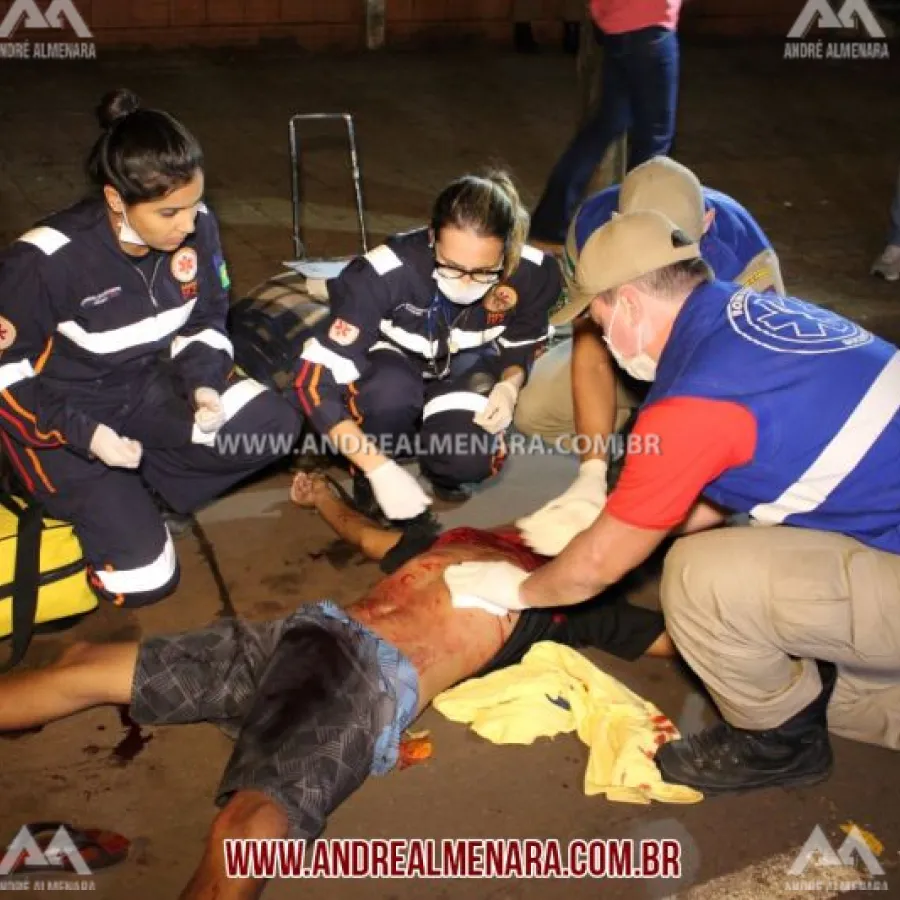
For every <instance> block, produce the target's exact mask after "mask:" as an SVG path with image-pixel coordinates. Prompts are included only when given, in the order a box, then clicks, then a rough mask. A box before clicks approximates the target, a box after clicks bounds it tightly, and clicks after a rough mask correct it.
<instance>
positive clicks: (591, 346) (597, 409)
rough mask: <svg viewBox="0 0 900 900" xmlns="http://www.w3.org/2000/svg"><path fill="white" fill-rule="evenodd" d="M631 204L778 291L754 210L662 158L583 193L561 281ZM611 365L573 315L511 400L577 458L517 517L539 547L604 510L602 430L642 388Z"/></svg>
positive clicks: (561, 543) (723, 268) (530, 428)
mask: <svg viewBox="0 0 900 900" xmlns="http://www.w3.org/2000/svg"><path fill="white" fill-rule="evenodd" d="M637 209H656V210H659V211H660V212H662V213H664V214H665V215H667V216H668V217H669V218H670V219H672V221H673V222H675V224H676V225H678V226H679V227H680V228H681V229H682V230H683V231H684V232H685V233H686V234H687V235H688V236H689V237H691V238H692V239H693V240H699V242H700V250H701V252H702V254H703V257H704V259H705V260H706V262H707V263H708V264H709V265H710V266H711V268H712V269H713V271H714V273H715V275H716V277H717V278H719V279H721V280H723V281H734V282H737V283H738V284H743V285H752V286H753V287H754V289H756V290H774V291H777V292H778V293H779V294H783V293H784V284H783V282H782V278H781V271H780V267H779V264H778V258H777V256H776V255H775V251H774V250H773V249H772V244H771V242H770V241H769V239H768V238H767V237H766V235H765V233H764V232H763V230H762V228H760V226H759V225H758V224H757V222H756V221H755V220H754V218H753V216H752V215H751V214H750V213H749V212H748V211H747V210H746V209H745V208H744V207H743V206H741V204H740V203H738V202H737V201H736V200H734V199H732V198H731V197H729V196H727V195H726V194H723V193H721V192H719V191H714V190H712V189H710V188H704V187H703V186H702V185H701V184H700V181H699V180H698V178H697V176H696V175H695V174H694V173H693V172H691V170H690V169H688V168H686V167H685V166H683V165H681V164H680V163H677V162H675V161H674V160H672V159H669V158H668V157H664V156H659V157H654V158H653V159H651V160H649V161H648V162H646V163H644V164H643V165H640V166H638V167H637V168H636V169H632V171H631V172H630V173H629V174H628V175H627V176H626V177H625V180H624V181H623V182H622V185H621V187H619V186H614V187H610V188H607V189H606V190H603V191H600V192H599V193H597V194H595V195H594V196H592V197H590V198H589V199H588V200H586V201H585V203H584V205H583V206H582V207H581V209H580V210H579V212H578V214H577V216H576V217H575V220H574V221H573V223H572V226H571V227H570V229H569V234H568V240H567V243H566V249H565V255H564V259H563V271H564V274H565V277H566V279H567V281H568V282H571V280H572V278H573V274H574V269H575V266H574V261H575V260H576V259H577V258H578V256H579V254H580V252H581V250H582V248H583V247H584V246H585V244H586V243H587V242H588V241H589V240H590V238H591V236H592V235H593V234H594V233H595V232H596V231H597V229H599V228H600V227H601V226H603V225H605V224H606V222H608V221H609V220H610V218H611V217H612V216H613V215H615V213H616V212H631V211H634V210H637ZM614 363H615V360H614V359H613V357H612V355H611V354H610V352H609V349H608V348H607V346H606V344H605V343H604V341H603V338H602V333H601V331H600V329H599V328H598V327H597V326H596V325H595V324H594V323H593V322H592V321H591V320H590V318H587V319H585V320H581V321H579V322H576V323H575V326H574V337H573V340H571V341H564V342H562V343H559V344H557V345H556V346H555V347H554V348H553V349H552V350H550V351H549V352H548V353H546V354H545V355H544V356H542V357H541V358H540V359H539V360H538V361H537V363H536V364H535V366H534V369H533V370H532V373H531V379H530V380H529V382H528V385H527V386H526V387H525V389H524V390H523V391H522V394H521V396H520V398H519V405H518V407H517V408H516V416H515V425H516V428H517V429H518V430H519V431H521V432H522V433H523V434H527V435H539V436H541V437H542V438H543V439H544V440H545V441H547V442H548V443H551V444H555V445H557V446H559V447H560V449H565V450H570V451H572V452H576V453H578V454H579V456H580V457H581V460H582V465H581V468H580V471H579V475H578V478H577V479H576V480H575V482H574V483H573V484H572V485H571V487H570V488H569V489H568V490H567V491H566V492H565V493H563V494H562V495H561V496H559V497H557V498H556V499H554V500H552V501H551V502H550V503H548V504H547V505H546V506H544V507H543V508H542V509H540V510H538V511H537V512H536V513H535V514H534V515H532V516H529V517H528V518H527V519H524V520H522V521H521V522H519V523H518V524H519V527H520V528H522V530H523V531H524V532H525V535H526V539H527V540H528V542H529V544H531V546H532V547H533V548H534V549H535V550H537V551H538V552H539V553H544V554H547V555H554V554H556V553H558V552H559V551H560V550H561V549H562V548H563V547H565V545H566V544H568V543H569V541H570V540H571V539H572V538H573V537H574V536H575V535H576V534H578V532H579V531H582V530H583V529H585V528H587V527H588V525H590V524H591V522H593V521H594V519H595V518H596V517H597V516H598V515H599V514H600V511H601V510H602V509H603V503H604V502H605V499H606V492H607V474H608V473H607V463H608V455H609V454H608V451H609V437H610V434H611V433H612V432H613V431H619V430H620V429H621V428H622V427H623V426H624V424H625V422H626V421H627V419H628V418H629V416H630V415H631V413H632V412H633V411H634V410H635V409H636V408H637V407H638V406H639V405H640V399H641V397H642V396H644V395H645V394H646V385H643V386H642V385H641V382H640V380H639V379H640V373H638V377H637V378H634V377H630V376H628V375H627V373H623V370H622V367H621V366H618V365H615V364H614ZM623 374H624V376H625V377H623Z"/></svg>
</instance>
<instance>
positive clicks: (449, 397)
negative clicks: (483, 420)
mask: <svg viewBox="0 0 900 900" xmlns="http://www.w3.org/2000/svg"><path fill="white" fill-rule="evenodd" d="M487 405H488V398H487V397H485V396H484V395H482V394H476V393H474V392H473V391H451V392H450V393H448V394H441V395H440V396H439V397H435V398H434V399H433V400H429V401H428V402H427V403H426V404H425V408H424V409H423V410H422V420H423V421H424V420H425V419H428V418H430V417H431V416H436V415H438V414H440V413H445V412H458V411H460V410H468V411H469V412H473V413H480V412H481V411H482V410H483V409H484V408H485V407H486V406H487Z"/></svg>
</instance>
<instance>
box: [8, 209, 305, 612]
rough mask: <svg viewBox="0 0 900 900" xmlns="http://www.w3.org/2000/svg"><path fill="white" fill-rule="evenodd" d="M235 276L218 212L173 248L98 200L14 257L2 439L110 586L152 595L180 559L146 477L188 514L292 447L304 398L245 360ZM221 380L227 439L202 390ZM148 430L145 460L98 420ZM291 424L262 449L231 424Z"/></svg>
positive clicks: (252, 428) (118, 428) (254, 427)
mask: <svg viewBox="0 0 900 900" xmlns="http://www.w3.org/2000/svg"><path fill="white" fill-rule="evenodd" d="M227 308H228V276H227V270H226V267H225V262H224V260H223V258H222V251H221V247H220V243H219V235H218V228H217V225H216V222H215V218H214V217H213V215H212V214H211V213H210V212H209V211H208V210H207V209H206V208H205V207H202V206H201V209H200V212H199V213H198V215H197V218H196V230H195V232H194V233H193V234H192V235H190V236H189V237H188V238H187V240H186V241H185V242H184V244H183V245H182V246H181V247H180V248H179V249H178V250H177V251H175V252H174V253H161V252H157V251H154V250H151V251H150V252H148V253H147V255H146V256H144V257H140V258H138V257H132V256H130V255H128V254H126V253H124V252H123V251H122V249H121V248H120V246H119V244H118V241H117V240H116V237H115V235H114V233H113V229H112V227H111V225H110V222H109V219H108V216H107V212H106V208H105V205H104V204H103V203H102V202H101V201H99V200H85V201H82V202H81V203H78V204H76V205H75V206H73V207H71V208H69V209H67V210H65V211H63V212H60V213H57V214H55V215H53V216H51V217H49V218H48V219H46V220H45V221H44V222H42V223H41V224H40V225H38V226H37V227H35V228H34V229H32V230H31V231H29V232H27V233H26V234H24V235H22V236H21V237H20V238H19V239H18V240H17V241H15V242H14V243H13V244H12V245H11V246H10V247H9V248H7V249H6V250H5V251H4V252H3V253H2V254H0V347H2V348H3V349H2V352H0V440H2V443H3V447H4V451H5V453H6V454H7V455H8V457H9V459H10V461H11V463H12V465H13V467H14V469H15V471H16V472H17V475H18V479H19V481H20V482H21V483H22V485H23V486H24V488H25V489H26V490H27V491H28V492H29V493H30V494H32V495H33V496H34V497H36V498H37V499H39V500H40V501H42V502H43V503H44V505H45V507H46V509H47V511H48V512H49V513H50V515H52V516H54V517H57V518H61V519H66V520H69V521H71V522H72V523H73V525H74V526H75V530H76V533H77V534H78V537H79V540H80V541H81V544H82V547H83V550H84V553H85V556H86V558H87V560H88V561H89V563H90V564H91V567H92V570H93V573H92V583H93V584H94V586H95V588H96V589H97V590H98V592H99V593H101V594H103V595H104V596H107V597H112V598H115V599H116V600H117V602H119V603H125V604H129V605H138V604H140V603H146V602H151V601H153V600H156V599H159V598H160V597H162V596H165V594H167V593H169V592H170V591H171V590H172V589H173V588H174V586H175V584H176V583H177V578H178V565H177V559H176V556H175V551H174V548H173V546H172V541H171V538H170V536H169V534H168V532H167V530H166V528H165V525H164V523H163V520H162V518H161V516H160V513H159V511H158V508H157V505H156V504H155V502H154V500H153V498H152V497H151V495H150V493H149V492H148V491H147V487H148V486H149V487H150V488H152V489H153V490H154V491H155V492H156V493H157V494H159V495H160V496H161V497H162V498H163V499H164V500H165V501H166V502H167V503H168V504H169V505H170V506H171V507H172V508H173V509H175V510H176V511H178V512H182V513H188V512H191V511H193V510H194V509H196V508H197V507H198V506H200V505H201V504H203V503H205V502H207V501H209V500H211V499H212V498H214V497H215V496H217V495H218V494H220V493H222V492H223V491H224V490H226V489H227V488H228V487H230V486H231V485H233V484H234V483H236V482H237V481H239V480H240V479H242V478H244V477H246V476H247V475H249V474H251V473H252V472H253V471H255V470H257V469H258V468H260V467H261V466H263V465H264V464H266V463H268V462H270V461H271V460H272V459H273V458H275V457H276V456H277V455H279V453H278V451H279V450H280V452H281V453H286V452H288V450H289V449H290V448H289V447H285V446H284V444H285V442H286V440H287V439H288V438H289V436H290V435H296V431H297V430H298V422H297V418H296V414H295V412H294V411H293V409H292V408H291V407H290V404H288V403H286V402H285V401H284V400H282V399H281V398H279V397H278V396H277V395H275V394H273V393H271V392H269V391H267V390H265V389H264V388H263V387H262V386H261V385H259V384H257V383H256V382H253V381H250V380H247V379H242V378H239V377H237V376H236V375H235V373H234V371H233V363H232V353H233V351H232V347H231V342H230V340H229V339H228V336H227V334H226V331H225V316H226V312H227ZM198 387H210V388H213V389H215V390H216V391H218V392H219V393H220V395H221V397H222V403H223V406H224V409H225V412H226V416H227V417H228V421H227V422H226V424H225V425H224V426H223V427H222V429H220V431H219V433H218V438H219V439H218V440H217V438H216V437H215V436H211V435H204V434H203V433H201V432H200V431H199V429H197V428H196V427H195V425H194V411H193V406H192V402H191V400H190V398H192V396H193V392H194V390H195V389H196V388H198ZM101 423H102V424H104V425H107V426H108V427H109V428H112V429H113V431H115V432H117V433H118V434H120V435H121V436H122V437H127V438H132V439H134V440H138V441H140V442H141V443H142V444H143V447H144V452H143V458H142V461H141V465H140V468H139V469H137V470H127V469H121V468H111V467H108V466H106V465H105V464H104V463H103V462H101V461H100V460H98V459H96V458H94V457H93V456H92V454H91V453H90V449H89V448H90V442H91V438H92V436H93V434H94V431H95V430H96V428H97V426H98V425H99V424H101ZM255 432H266V433H268V434H281V435H284V436H285V437H284V440H282V442H281V446H282V447H283V448H284V449H280V448H279V447H278V446H276V442H275V441H271V442H270V444H269V446H267V447H262V446H261V445H260V444H259V443H258V442H257V444H256V445H255V446H254V445H253V444H252V442H250V441H244V442H243V445H241V444H239V443H234V444H232V445H230V446H229V445H227V444H226V442H225V441H224V440H221V439H222V438H224V436H225V435H227V434H231V435H234V436H235V440H236V438H237V436H238V435H244V434H247V435H249V434H252V433H255Z"/></svg>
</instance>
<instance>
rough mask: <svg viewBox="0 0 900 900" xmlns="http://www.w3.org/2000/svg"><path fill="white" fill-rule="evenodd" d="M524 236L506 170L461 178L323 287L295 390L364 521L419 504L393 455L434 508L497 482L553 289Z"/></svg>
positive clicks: (552, 266)
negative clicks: (337, 456) (421, 220)
mask: <svg viewBox="0 0 900 900" xmlns="http://www.w3.org/2000/svg"><path fill="white" fill-rule="evenodd" d="M528 225H529V218H528V214H527V212H526V211H525V210H524V208H523V206H522V204H521V202H520V200H519V195H518V193H517V192H516V189H515V187H514V186H513V183H512V181H511V179H510V178H509V176H508V175H507V174H506V173H504V172H490V173H488V174H487V175H485V176H483V177H482V176H476V175H465V176H463V177H461V178H458V179H457V180H456V181H454V182H452V183H451V184H450V185H448V186H447V187H446V188H445V189H444V190H443V191H442V192H441V194H440V195H439V196H438V198H437V201H436V202H435V204H434V209H433V211H432V216H431V224H430V226H429V227H423V228H420V229H418V230H415V231H411V232H408V233H406V234H400V235H395V236H393V237H391V238H388V240H387V241H386V242H385V243H384V244H381V245H380V246H378V247H376V248H375V249H374V250H371V251H369V252H368V253H367V254H366V255H365V256H361V257H358V258H356V259H354V260H353V261H352V262H351V263H350V264H349V266H348V267H347V268H346V269H344V271H343V272H342V273H341V274H340V275H339V276H338V277H337V278H335V279H332V280H331V281H329V282H328V285H327V287H328V295H329V300H330V307H331V315H330V316H329V317H328V318H327V319H324V320H323V321H322V322H321V323H320V324H319V325H318V326H317V328H316V331H315V333H314V335H313V337H311V338H310V339H309V340H308V341H307V342H306V344H305V346H304V349H303V352H302V354H301V357H300V359H299V361H298V367H297V370H296V380H295V386H296V390H297V394H298V396H299V400H300V404H301V406H302V409H303V412H304V413H305V415H306V417H307V419H308V420H309V422H310V423H311V425H312V427H313V428H314V429H315V430H316V431H317V432H319V433H321V434H325V435H328V437H329V438H331V440H332V441H333V442H334V444H335V445H336V446H337V448H338V449H339V450H340V451H341V452H342V453H344V455H345V456H346V457H347V458H348V459H349V460H350V462H351V463H352V466H353V469H354V471H355V476H354V499H355V501H356V503H357V506H359V507H360V508H361V509H363V510H364V511H366V512H369V513H370V514H371V513H372V512H376V511H377V510H378V507H380V509H381V511H382V512H383V514H384V515H385V516H386V517H387V518H388V519H393V520H406V519H414V518H416V517H417V516H419V515H421V514H422V513H423V512H424V511H425V510H426V508H427V507H428V505H429V504H430V503H431V499H430V497H429V496H428V495H427V494H426V493H425V491H423V489H422V488H421V487H420V486H419V484H418V482H417V481H416V480H415V479H414V478H413V476H412V475H410V474H408V473H407V472H406V471H405V470H404V469H402V468H401V467H400V466H398V465H397V463H396V462H395V461H394V460H393V459H391V456H393V455H395V451H396V452H397V455H401V453H402V451H403V450H404V449H406V448H410V449H411V450H413V451H414V452H415V453H416V455H417V456H418V460H419V464H420V467H421V470H422V471H423V473H424V474H425V475H426V476H427V477H428V479H429V480H430V481H431V483H432V486H433V488H434V491H435V494H436V495H437V496H438V497H440V498H442V499H450V500H461V499H465V497H466V496H467V494H466V491H465V488H464V485H465V484H467V483H478V482H482V481H484V480H486V479H487V478H489V477H490V476H491V475H493V474H495V473H496V472H497V471H499V466H500V464H501V463H502V459H503V454H504V450H503V442H502V436H501V432H503V431H505V429H506V428H507V427H508V426H509V425H510V423H511V422H512V416H513V411H514V409H515V405H516V401H517V398H518V394H519V391H520V390H521V388H522V386H523V385H524V384H525V381H526V379H527V377H528V372H529V370H530V368H531V364H532V362H533V360H534V357H535V352H536V351H538V350H539V349H540V348H541V347H542V345H543V344H544V343H545V342H546V340H547V336H548V318H549V312H550V309H551V308H552V307H553V305H554V304H555V303H556V302H557V300H558V298H559V295H560V291H561V274H560V271H559V266H558V264H557V263H556V261H555V260H554V259H553V258H552V257H550V256H545V255H544V254H543V253H542V252H541V251H540V250H537V249H536V248H534V247H531V246H528V245H526V244H525V237H526V235H527V233H528ZM492 435H494V436H497V437H496V438H495V439H493V440H492V439H491V436H492ZM373 437H374V438H375V439H376V440H375V441H374V442H373V441H372V440H371V438H373ZM476 438H479V439H478V440H476Z"/></svg>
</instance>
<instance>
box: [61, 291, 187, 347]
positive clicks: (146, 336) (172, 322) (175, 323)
mask: <svg viewBox="0 0 900 900" xmlns="http://www.w3.org/2000/svg"><path fill="white" fill-rule="evenodd" d="M196 302H197V301H196V300H191V301H189V302H188V303H185V304H183V305H182V306H176V307H175V308H174V309H167V310H166V311H165V312H161V313H160V314H159V315H158V316H150V317H149V318H146V319H141V321H140V322H133V323H132V324H131V325H125V326H123V327H122V328H111V329H110V330H109V331H85V330H84V329H83V328H82V327H81V326H80V325H79V324H78V323H77V322H74V321H71V320H70V321H67V322H60V323H59V325H57V326H56V330H57V331H58V332H59V333H60V334H62V335H64V336H65V337H67V338H68V339H69V340H70V341H72V343H73V344H77V345H78V346H79V347H81V348H82V349H83V350H87V351H88V352H90V353H96V354H99V355H103V354H104V353H119V352H121V351H122V350H128V349H130V348H132V347H140V346H141V344H155V343H157V342H158V341H161V340H164V339H165V338H167V337H169V336H170V335H172V334H174V333H175V332H176V331H178V329H179V328H181V327H182V326H183V325H184V323H185V322H187V320H188V319H189V318H190V317H191V312H192V311H193V309H194V304H195V303H196Z"/></svg>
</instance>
